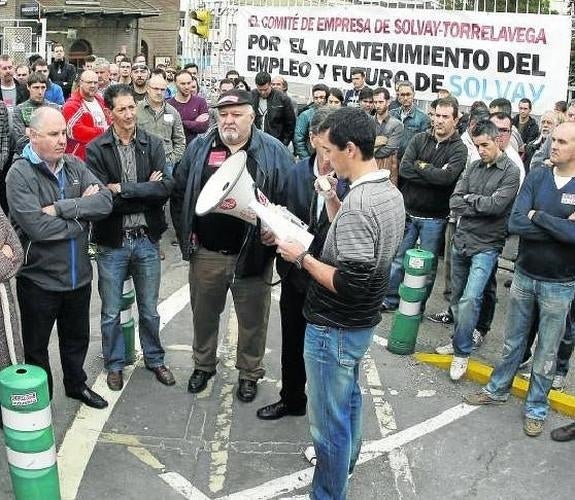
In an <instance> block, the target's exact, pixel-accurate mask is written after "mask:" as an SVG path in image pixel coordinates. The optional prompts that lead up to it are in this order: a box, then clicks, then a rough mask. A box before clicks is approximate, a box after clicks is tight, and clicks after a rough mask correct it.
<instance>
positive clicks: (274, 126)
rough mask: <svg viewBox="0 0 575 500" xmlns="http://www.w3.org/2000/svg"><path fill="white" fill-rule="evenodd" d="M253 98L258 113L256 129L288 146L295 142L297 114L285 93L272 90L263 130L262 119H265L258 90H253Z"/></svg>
mask: <svg viewBox="0 0 575 500" xmlns="http://www.w3.org/2000/svg"><path fill="white" fill-rule="evenodd" d="M252 98H253V100H254V110H255V113H256V119H255V125H256V127H257V128H259V129H260V130H263V131H264V132H267V133H268V134H270V135H271V136H273V137H275V138H276V139H278V140H279V141H281V142H282V143H283V144H284V145H286V146H287V145H288V144H289V143H290V142H291V141H292V140H293V134H294V132H295V113H294V110H293V105H292V102H291V99H290V98H289V97H288V96H287V95H286V94H284V93H283V92H280V91H279V90H275V89H272V91H271V93H270V95H269V96H268V99H267V101H268V109H267V111H266V114H265V119H264V123H263V125H264V126H263V128H262V119H263V118H264V117H263V115H262V114H261V113H260V111H259V104H260V95H259V94H258V91H257V90H252Z"/></svg>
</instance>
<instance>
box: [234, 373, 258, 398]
mask: <svg viewBox="0 0 575 500" xmlns="http://www.w3.org/2000/svg"><path fill="white" fill-rule="evenodd" d="M257 393H258V383H257V382H256V381H255V380H248V379H247V378H241V379H240V381H239V385H238V391H237V393H236V394H237V396H238V399H239V400H240V401H243V402H244V403H251V402H252V401H253V400H254V399H255V397H256V394H257Z"/></svg>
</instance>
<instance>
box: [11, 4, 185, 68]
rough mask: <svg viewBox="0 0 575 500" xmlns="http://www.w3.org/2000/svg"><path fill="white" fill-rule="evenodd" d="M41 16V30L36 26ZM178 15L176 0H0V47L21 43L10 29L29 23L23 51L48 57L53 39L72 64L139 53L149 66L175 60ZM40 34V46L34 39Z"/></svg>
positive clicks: (26, 25) (16, 45)
mask: <svg viewBox="0 0 575 500" xmlns="http://www.w3.org/2000/svg"><path fill="white" fill-rule="evenodd" d="M41 19H45V28H41V27H38V25H39V24H40V22H39V20H41ZM179 19H180V5H179V0H153V1H151V0H38V1H34V0H0V47H1V50H2V51H3V52H4V51H6V50H7V49H10V50H12V49H13V47H14V46H15V47H16V48H19V47H21V44H20V42H14V41H13V40H11V37H12V36H13V32H14V31H15V30H14V28H13V27H14V26H18V27H31V28H32V31H33V34H32V36H33V37H34V38H35V43H33V44H32V46H31V48H29V46H28V45H26V46H25V48H24V52H30V53H40V54H43V55H46V56H47V57H48V58H50V49H51V46H52V45H53V44H54V43H56V42H58V43H62V44H63V45H64V48H65V50H66V54H67V55H68V57H69V59H70V60H71V62H72V63H74V64H77V65H82V64H83V61H84V58H85V57H86V56H88V55H95V56H98V57H105V58H106V59H109V60H112V59H113V57H114V55H115V54H117V53H118V52H122V53H125V54H126V55H128V56H129V57H133V56H134V55H135V54H138V53H144V54H145V55H146V59H147V61H148V63H149V64H151V65H154V64H155V63H156V61H159V60H162V61H163V62H165V61H166V59H167V60H169V61H171V62H175V60H176V53H177V45H178V30H179V23H180V21H179ZM40 26H41V25H40ZM6 28H12V29H8V31H6ZM43 30H44V31H45V32H44V33H42V31H43ZM16 31H18V30H16ZM21 31H22V33H24V31H25V30H21ZM40 34H43V35H44V36H43V37H41V38H45V46H44V47H43V46H40V45H39V43H38V41H39V40H40V37H39V35H40ZM17 35H18V36H19V37H20V38H21V37H22V34H20V33H17ZM36 39H38V40H36ZM28 49H29V50H28ZM28 55H30V54H28Z"/></svg>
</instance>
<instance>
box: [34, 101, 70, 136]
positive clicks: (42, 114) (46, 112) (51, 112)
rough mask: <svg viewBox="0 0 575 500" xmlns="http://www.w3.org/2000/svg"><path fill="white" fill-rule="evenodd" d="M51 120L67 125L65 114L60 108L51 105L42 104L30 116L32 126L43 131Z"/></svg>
mask: <svg viewBox="0 0 575 500" xmlns="http://www.w3.org/2000/svg"><path fill="white" fill-rule="evenodd" d="M50 122H58V123H64V126H65V125H66V120H65V119H64V115H62V113H61V112H60V111H59V110H58V109H55V108H51V107H50V106H40V107H39V108H38V109H36V110H35V111H34V112H33V113H32V116H31V117H30V128H33V129H34V130H38V131H40V132H41V131H42V129H43V128H44V126H45V124H47V123H50Z"/></svg>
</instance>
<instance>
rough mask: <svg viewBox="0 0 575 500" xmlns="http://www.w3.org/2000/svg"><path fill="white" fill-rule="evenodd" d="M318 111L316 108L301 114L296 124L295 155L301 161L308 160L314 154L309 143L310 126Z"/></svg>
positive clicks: (294, 136)
mask: <svg viewBox="0 0 575 500" xmlns="http://www.w3.org/2000/svg"><path fill="white" fill-rule="evenodd" d="M316 111H317V108H316V107H315V106H312V107H310V108H309V109H306V110H305V111H303V112H302V113H300V114H299V115H298V117H297V120H296V122H295V132H294V135H293V148H294V153H295V155H296V156H297V157H299V159H300V160H303V159H304V158H308V157H309V156H310V155H311V154H312V147H311V144H310V143H309V124H310V123H311V119H312V118H313V115H314V114H315V112H316Z"/></svg>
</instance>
